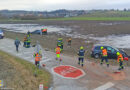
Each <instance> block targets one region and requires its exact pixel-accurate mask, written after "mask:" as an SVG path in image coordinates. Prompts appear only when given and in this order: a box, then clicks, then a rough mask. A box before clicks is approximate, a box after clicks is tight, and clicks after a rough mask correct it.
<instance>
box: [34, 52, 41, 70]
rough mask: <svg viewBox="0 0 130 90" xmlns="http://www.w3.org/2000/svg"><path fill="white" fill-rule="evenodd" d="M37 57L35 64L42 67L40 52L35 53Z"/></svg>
mask: <svg viewBox="0 0 130 90" xmlns="http://www.w3.org/2000/svg"><path fill="white" fill-rule="evenodd" d="M34 57H35V65H36V66H37V67H38V68H40V61H41V58H42V57H41V55H40V54H39V53H36V54H34Z"/></svg>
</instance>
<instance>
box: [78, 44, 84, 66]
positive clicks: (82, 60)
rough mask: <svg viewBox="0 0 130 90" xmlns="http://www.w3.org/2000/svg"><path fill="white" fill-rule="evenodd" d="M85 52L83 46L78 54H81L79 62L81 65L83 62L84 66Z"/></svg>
mask: <svg viewBox="0 0 130 90" xmlns="http://www.w3.org/2000/svg"><path fill="white" fill-rule="evenodd" d="M84 53H85V50H84V47H83V46H81V47H80V50H79V52H78V55H79V62H78V64H79V65H80V64H81V66H82V67H83V66H84Z"/></svg>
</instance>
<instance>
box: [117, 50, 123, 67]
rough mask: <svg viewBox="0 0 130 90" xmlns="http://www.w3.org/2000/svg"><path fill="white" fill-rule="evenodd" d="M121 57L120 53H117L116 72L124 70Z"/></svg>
mask: <svg viewBox="0 0 130 90" xmlns="http://www.w3.org/2000/svg"><path fill="white" fill-rule="evenodd" d="M123 60H124V59H123V56H122V54H121V53H120V52H117V62H118V63H119V69H118V70H121V69H124V66H123Z"/></svg>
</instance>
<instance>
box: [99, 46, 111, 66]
mask: <svg viewBox="0 0 130 90" xmlns="http://www.w3.org/2000/svg"><path fill="white" fill-rule="evenodd" d="M101 50H102V52H101V63H100V64H101V65H102V64H103V61H104V60H105V61H106V64H107V67H109V62H108V58H107V49H105V48H104V47H101Z"/></svg>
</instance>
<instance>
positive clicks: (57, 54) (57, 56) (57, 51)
mask: <svg viewBox="0 0 130 90" xmlns="http://www.w3.org/2000/svg"><path fill="white" fill-rule="evenodd" d="M55 52H56V60H60V61H61V58H60V53H61V48H60V47H59V46H57V47H56V49H55Z"/></svg>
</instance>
